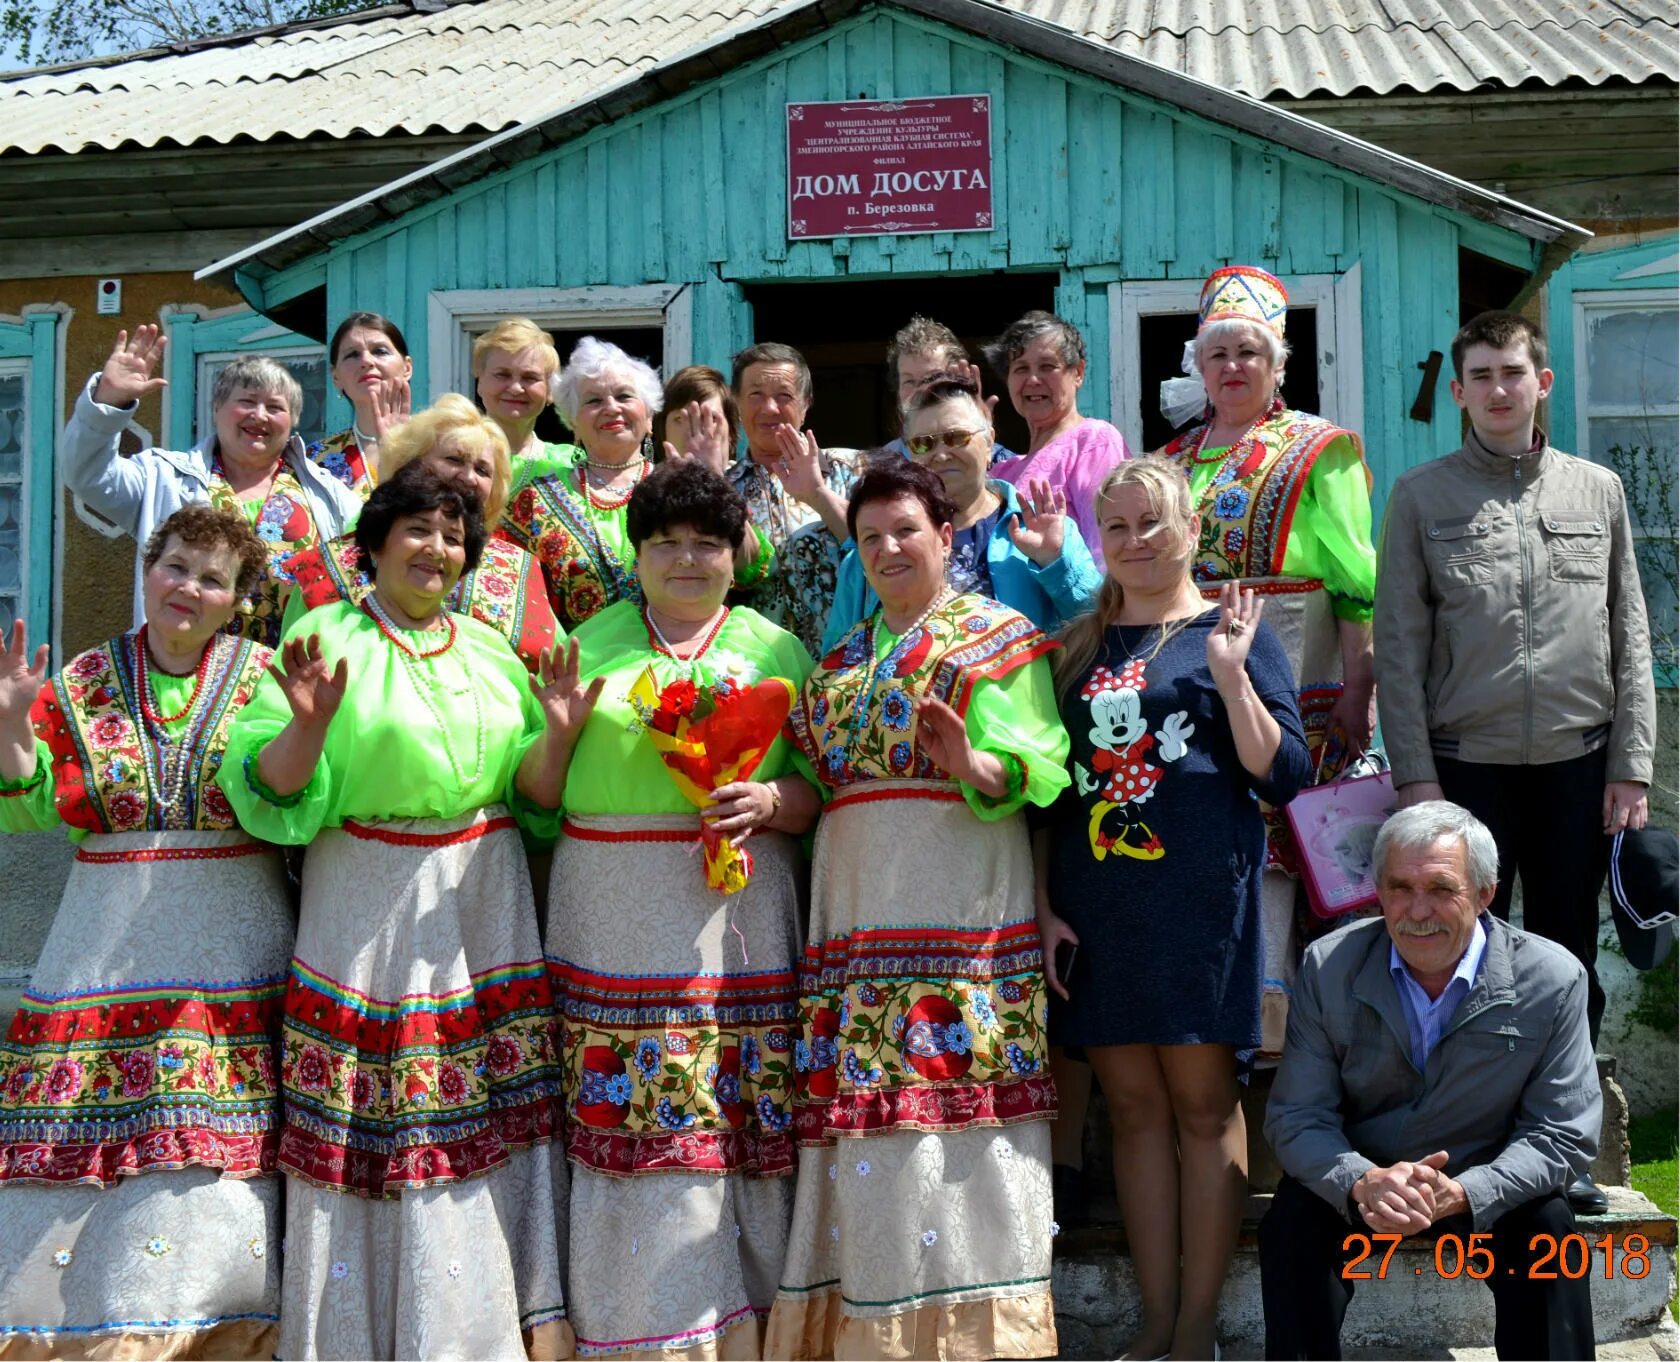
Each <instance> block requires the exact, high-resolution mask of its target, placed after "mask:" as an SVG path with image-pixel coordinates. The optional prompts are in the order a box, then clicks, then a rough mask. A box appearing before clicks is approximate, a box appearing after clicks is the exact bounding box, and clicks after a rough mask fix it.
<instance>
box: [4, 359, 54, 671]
mask: <svg viewBox="0 0 1680 1362" xmlns="http://www.w3.org/2000/svg"><path fill="white" fill-rule="evenodd" d="M28 452H29V362H28V361H27V360H21V359H7V360H0V632H3V633H4V635H5V637H7V638H10V637H11V629H12V621H13V620H15V619H16V618H17V617H18V616H19V615H20V614H22V613H23V610H24V605H25V594H24V593H25V583H24V521H25V520H26V519H27V513H26V503H27V501H28V487H27V478H26V473H27V464H26V459H27V455H28ZM31 623H33V624H34V625H35V630H34V634H33V637H32V641H34V642H39V641H41V640H42V639H44V638H45V637H46V636H47V635H46V630H45V629H44V628H43V627H42V624H43V622H38V621H31Z"/></svg>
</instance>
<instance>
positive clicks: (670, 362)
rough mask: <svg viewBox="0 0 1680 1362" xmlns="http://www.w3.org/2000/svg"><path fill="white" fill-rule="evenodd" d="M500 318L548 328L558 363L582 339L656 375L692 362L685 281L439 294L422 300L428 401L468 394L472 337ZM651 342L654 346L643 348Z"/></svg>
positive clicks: (689, 291)
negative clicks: (611, 347)
mask: <svg viewBox="0 0 1680 1362" xmlns="http://www.w3.org/2000/svg"><path fill="white" fill-rule="evenodd" d="M504 317H529V318H530V319H531V320H532V321H534V322H535V323H536V324H537V325H538V326H540V327H543V328H544V329H545V330H547V331H548V332H549V334H550V335H552V336H553V337H554V340H555V349H557V350H558V351H559V352H560V362H561V363H562V364H564V363H565V362H566V355H567V352H568V351H569V350H570V349H571V346H572V344H573V343H575V342H576V340H577V338H578V337H579V336H581V335H585V334H591V335H596V336H599V337H601V339H603V340H612V341H616V342H617V343H618V344H620V345H622V346H623V348H624V349H625V350H627V351H628V352H629V353H631V354H633V355H635V356H636V357H637V358H638V359H645V360H647V362H648V363H649V364H651V365H653V366H654V368H656V369H658V370H659V373H660V376H661V377H662V378H663V377H668V376H669V375H671V374H674V373H676V371H677V370H678V369H681V368H682V367H683V366H684V365H686V364H689V363H692V360H691V359H690V356H691V355H692V353H693V350H694V331H693V290H692V289H690V288H689V287H688V286H687V285H686V284H638V285H634V286H627V287H623V288H616V287H604V286H590V287H587V288H565V289H562V288H553V289H451V290H440V291H438V292H435V293H433V294H431V295H430V296H429V298H428V299H427V319H426V341H427V353H428V355H429V362H428V366H427V374H426V377H427V379H428V381H429V391H430V393H431V396H432V397H434V398H436V397H438V396H440V395H441V394H443V393H451V392H453V393H465V394H466V395H467V396H469V397H471V396H472V395H473V378H472V343H473V340H474V338H475V337H477V336H480V335H482V334H483V333H484V332H486V331H488V330H489V329H490V328H491V327H492V326H494V325H495V324H496V323H497V322H499V321H500V320H501V319H502V318H504ZM410 336H411V338H412V333H410ZM656 338H657V341H658V342H659V343H658V344H651V343H649V342H651V341H653V340H655V339H656ZM538 434H539V435H542V434H543V431H542V429H541V428H540V427H539V430H538Z"/></svg>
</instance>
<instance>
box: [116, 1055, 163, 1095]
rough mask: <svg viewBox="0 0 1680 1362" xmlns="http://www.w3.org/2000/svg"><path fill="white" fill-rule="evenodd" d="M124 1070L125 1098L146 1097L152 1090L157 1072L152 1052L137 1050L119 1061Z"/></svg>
mask: <svg viewBox="0 0 1680 1362" xmlns="http://www.w3.org/2000/svg"><path fill="white" fill-rule="evenodd" d="M117 1067H118V1068H120V1069H121V1070H122V1076H123V1082H122V1094H123V1096H124V1097H144V1096H145V1095H146V1094H147V1093H149V1092H150V1091H151V1090H152V1076H153V1075H154V1074H155V1073H156V1072H157V1069H156V1066H155V1064H154V1063H153V1061H152V1052H151V1051H150V1050H136V1051H134V1052H133V1053H132V1054H130V1055H127V1056H125V1057H124V1058H123V1059H121V1060H119V1061H118V1065H117Z"/></svg>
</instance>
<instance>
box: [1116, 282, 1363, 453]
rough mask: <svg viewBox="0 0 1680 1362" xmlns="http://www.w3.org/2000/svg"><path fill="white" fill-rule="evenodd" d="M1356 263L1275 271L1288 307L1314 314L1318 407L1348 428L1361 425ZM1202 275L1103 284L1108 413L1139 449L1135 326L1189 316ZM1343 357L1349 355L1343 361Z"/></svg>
mask: <svg viewBox="0 0 1680 1362" xmlns="http://www.w3.org/2000/svg"><path fill="white" fill-rule="evenodd" d="M1360 270H1361V267H1360V265H1359V263H1358V262H1355V263H1354V264H1353V265H1352V266H1351V267H1350V268H1349V269H1348V270H1347V271H1346V272H1345V273H1343V274H1293V275H1279V276H1278V277H1279V278H1280V279H1282V280H1283V285H1284V287H1285V288H1286V289H1288V290H1289V304H1290V306H1291V307H1292V308H1307V307H1310V308H1313V309H1315V310H1316V311H1317V312H1318V353H1317V354H1316V355H1314V356H1313V360H1314V363H1315V364H1316V365H1317V366H1318V380H1319V381H1318V389H1319V395H1320V399H1321V400H1320V404H1319V405H1320V406H1321V407H1322V408H1323V410H1321V411H1319V412H1317V413H1315V415H1318V416H1322V417H1324V418H1325V420H1327V421H1333V422H1334V423H1335V424H1336V425H1338V426H1341V427H1343V428H1344V429H1347V430H1353V431H1360V430H1363V429H1364V424H1365V370H1364V367H1363V360H1362V358H1361V357H1362V355H1363V353H1364V321H1363V314H1362V313H1361V311H1360V306H1361V276H1360ZM1204 282H1205V280H1203V279H1199V278H1198V279H1126V280H1121V281H1120V282H1118V283H1113V284H1110V285H1109V286H1108V354H1109V419H1110V420H1111V421H1112V422H1113V423H1114V424H1115V425H1116V426H1118V427H1119V428H1120V431H1121V433H1122V434H1123V435H1125V437H1126V443H1127V444H1128V445H1129V446H1130V447H1131V448H1132V449H1134V450H1139V451H1141V450H1142V442H1143V402H1144V400H1145V397H1146V395H1145V394H1144V393H1143V392H1142V391H1141V389H1142V387H1143V378H1142V375H1143V365H1142V360H1141V355H1140V353H1139V346H1138V325H1139V323H1140V322H1141V321H1142V319H1143V318H1144V317H1158V316H1170V315H1175V314H1176V315H1194V314H1195V312H1196V311H1197V306H1198V304H1199V302H1200V300H1201V292H1202V285H1203V283H1204ZM1342 356H1347V359H1346V360H1345V361H1343V360H1342V359H1341V357H1342Z"/></svg>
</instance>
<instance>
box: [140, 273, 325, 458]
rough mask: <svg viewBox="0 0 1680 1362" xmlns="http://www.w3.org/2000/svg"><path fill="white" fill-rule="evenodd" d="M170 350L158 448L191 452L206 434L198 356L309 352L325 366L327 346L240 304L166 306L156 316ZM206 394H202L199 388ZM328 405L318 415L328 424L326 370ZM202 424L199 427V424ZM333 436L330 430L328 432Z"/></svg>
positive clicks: (206, 403)
mask: <svg viewBox="0 0 1680 1362" xmlns="http://www.w3.org/2000/svg"><path fill="white" fill-rule="evenodd" d="M159 315H160V317H161V318H162V320H163V333H164V335H165V336H166V337H167V338H168V341H169V349H168V351H167V352H166V354H165V357H164V367H165V369H166V370H167V375H166V376H167V377H168V379H169V386H168V387H167V388H165V389H164V390H163V436H162V443H163V444H164V446H165V447H166V448H169V449H191V448H192V447H193V446H194V445H195V444H197V443H198V440H199V439H200V438H201V435H200V431H201V430H202V431H204V432H207V431H208V430H209V429H210V426H209V413H210V393H209V387H208V385H207V384H204V383H203V382H202V378H203V374H204V369H203V368H202V367H201V365H200V364H199V359H200V357H210V358H212V359H213V358H214V357H218V356H219V357H220V358H221V359H222V360H224V361H225V360H227V359H232V358H233V357H234V356H236V355H248V354H262V355H272V356H274V357H275V358H286V357H290V356H295V355H301V354H304V353H308V354H310V355H319V356H320V357H321V358H322V360H323V362H324V361H325V358H326V351H327V347H326V345H325V344H323V343H322V342H320V341H317V340H315V339H314V338H313V337H311V336H305V335H303V334H301V333H299V332H297V331H290V330H287V328H285V327H283V326H279V325H277V324H276V323H274V322H271V321H269V320H268V318H266V317H264V316H262V314H260V313H258V312H255V311H253V310H252V309H251V308H249V307H247V306H245V305H244V304H239V305H237V306H234V307H223V308H206V307H203V306H200V305H199V304H196V303H193V304H185V305H182V304H169V305H167V306H165V307H163V308H162V309H160V312H159ZM201 387H203V388H204V391H203V392H202V393H201V392H200V388H201ZM326 399H327V400H326V404H325V405H324V406H323V408H322V411H323V412H324V413H325V415H326V419H327V424H328V425H329V426H330V425H331V424H332V411H333V401H332V399H333V391H332V378H331V375H330V371H329V376H328V378H327V393H326ZM200 421H203V423H204V424H203V426H202V427H200V425H199V422H200ZM326 433H327V434H331V433H332V432H331V431H330V430H329V431H327V432H326Z"/></svg>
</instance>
